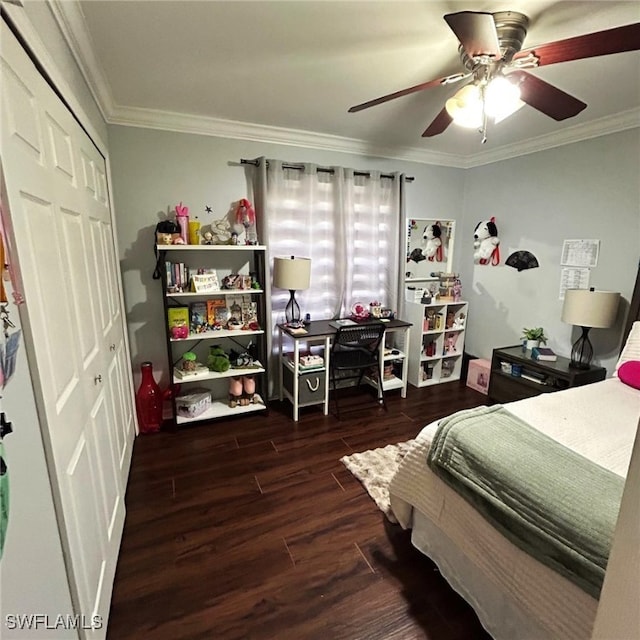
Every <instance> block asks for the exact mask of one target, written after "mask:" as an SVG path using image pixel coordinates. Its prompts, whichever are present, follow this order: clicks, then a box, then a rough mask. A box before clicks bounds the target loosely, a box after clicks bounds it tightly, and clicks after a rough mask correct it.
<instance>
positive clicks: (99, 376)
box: [93, 374, 102, 384]
mask: <svg viewBox="0 0 640 640" xmlns="http://www.w3.org/2000/svg"><path fill="white" fill-rule="evenodd" d="M98 382H102V376H101V375H100V374H98V375H97V376H96V377H95V378H94V379H93V383H94V384H98Z"/></svg>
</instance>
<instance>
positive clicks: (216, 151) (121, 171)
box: [109, 126, 464, 385]
mask: <svg viewBox="0 0 640 640" xmlns="http://www.w3.org/2000/svg"><path fill="white" fill-rule="evenodd" d="M109 153H110V158H111V172H112V178H113V197H114V208H115V213H116V219H117V229H118V245H119V250H120V259H121V268H122V277H123V283H124V296H125V305H126V309H127V315H128V318H127V320H128V325H129V339H130V343H131V354H132V360H133V368H134V374H135V375H136V376H137V375H138V372H139V366H140V363H141V362H142V361H144V360H151V361H152V362H153V363H154V371H156V372H158V374H159V373H160V372H162V383H163V384H165V385H166V384H167V383H168V372H167V371H166V363H165V359H166V351H165V342H164V327H165V323H164V316H163V308H162V298H161V286H160V282H159V281H156V280H153V279H152V272H153V268H154V265H155V256H154V252H153V232H154V229H155V225H156V223H157V222H158V221H159V220H161V219H165V218H167V217H168V216H169V215H170V212H171V211H172V210H173V208H174V207H175V205H176V204H178V203H179V202H180V201H182V202H183V204H186V205H187V206H189V208H190V215H199V219H200V221H201V222H202V224H208V223H210V222H212V221H213V220H216V219H219V218H222V217H223V216H224V215H226V213H227V211H228V210H229V207H230V206H231V203H233V202H234V201H237V200H238V199H239V198H244V197H247V195H248V193H249V189H248V185H247V181H246V178H245V171H244V169H243V167H241V166H239V165H238V163H239V161H240V158H254V157H258V156H262V155H264V156H267V157H273V158H280V159H282V160H287V161H290V162H315V163H318V164H320V165H323V166H330V165H334V164H335V165H340V166H350V167H353V168H356V169H380V170H383V171H402V172H405V173H407V174H408V175H412V176H415V181H414V182H412V183H409V184H408V185H407V200H408V203H407V211H409V212H410V215H412V216H416V217H432V216H433V217H438V218H450V217H455V214H456V212H459V211H461V210H462V197H463V189H462V180H463V178H464V172H463V171H461V170H459V169H449V168H439V167H432V166H427V165H424V164H418V163H407V162H397V161H392V160H384V159H380V158H366V157H362V156H353V155H349V154H342V153H336V152H329V151H315V150H309V149H301V148H296V147H289V146H279V145H272V144H261V143H255V142H244V141H240V140H229V139H224V138H214V137H210V136H199V135H191V134H181V133H172V132H166V131H156V130H151V129H140V128H134V127H121V126H111V127H110V128H109ZM207 205H209V206H211V207H212V209H213V214H212V215H206V214H205V213H204V207H205V206H207ZM261 240H262V239H261ZM156 378H157V379H160V375H156ZM137 380H138V378H137V377H136V384H137Z"/></svg>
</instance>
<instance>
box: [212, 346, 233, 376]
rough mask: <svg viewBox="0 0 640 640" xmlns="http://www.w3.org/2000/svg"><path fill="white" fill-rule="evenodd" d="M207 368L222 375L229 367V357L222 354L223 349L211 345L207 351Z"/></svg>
mask: <svg viewBox="0 0 640 640" xmlns="http://www.w3.org/2000/svg"><path fill="white" fill-rule="evenodd" d="M207 366H208V367H209V369H210V370H211V371H217V372H219V373H224V372H225V371H228V370H229V367H231V362H230V361H229V356H228V355H227V354H226V353H225V352H224V349H223V348H222V347H220V346H218V345H213V346H212V347H211V348H210V349H209V357H208V358H207Z"/></svg>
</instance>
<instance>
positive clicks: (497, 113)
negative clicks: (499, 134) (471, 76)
mask: <svg viewBox="0 0 640 640" xmlns="http://www.w3.org/2000/svg"><path fill="white" fill-rule="evenodd" d="M484 95H485V109H486V111H487V115H488V116H491V117H492V118H493V119H494V121H495V122H496V123H497V122H500V121H502V120H504V119H505V118H508V117H509V116H510V115H511V114H512V113H515V112H516V111H517V110H518V109H520V108H521V107H523V106H524V102H522V100H520V88H519V87H518V86H517V85H515V84H513V82H510V81H509V80H508V79H507V78H505V77H504V76H496V77H495V78H493V80H491V82H489V84H488V85H487V88H486V89H485V94H484Z"/></svg>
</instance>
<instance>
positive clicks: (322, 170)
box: [240, 158, 415, 182]
mask: <svg viewBox="0 0 640 640" xmlns="http://www.w3.org/2000/svg"><path fill="white" fill-rule="evenodd" d="M240 164H251V165H253V166H254V167H257V166H258V164H259V161H258V160H247V159H246V158H240ZM267 166H268V164H267ZM282 168H283V169H296V170H297V171H302V170H303V169H304V165H303V164H290V163H283V164H282ZM318 171H319V172H320V173H334V171H333V169H331V168H330V167H318ZM353 175H355V176H364V177H366V178H368V177H370V176H371V174H370V173H369V172H368V171H354V172H353ZM380 175H381V177H383V178H391V179H392V180H393V178H395V176H394V175H392V174H390V173H382V174H380ZM414 180H415V178H414V177H413V176H406V177H405V181H406V182H413V181H414Z"/></svg>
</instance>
